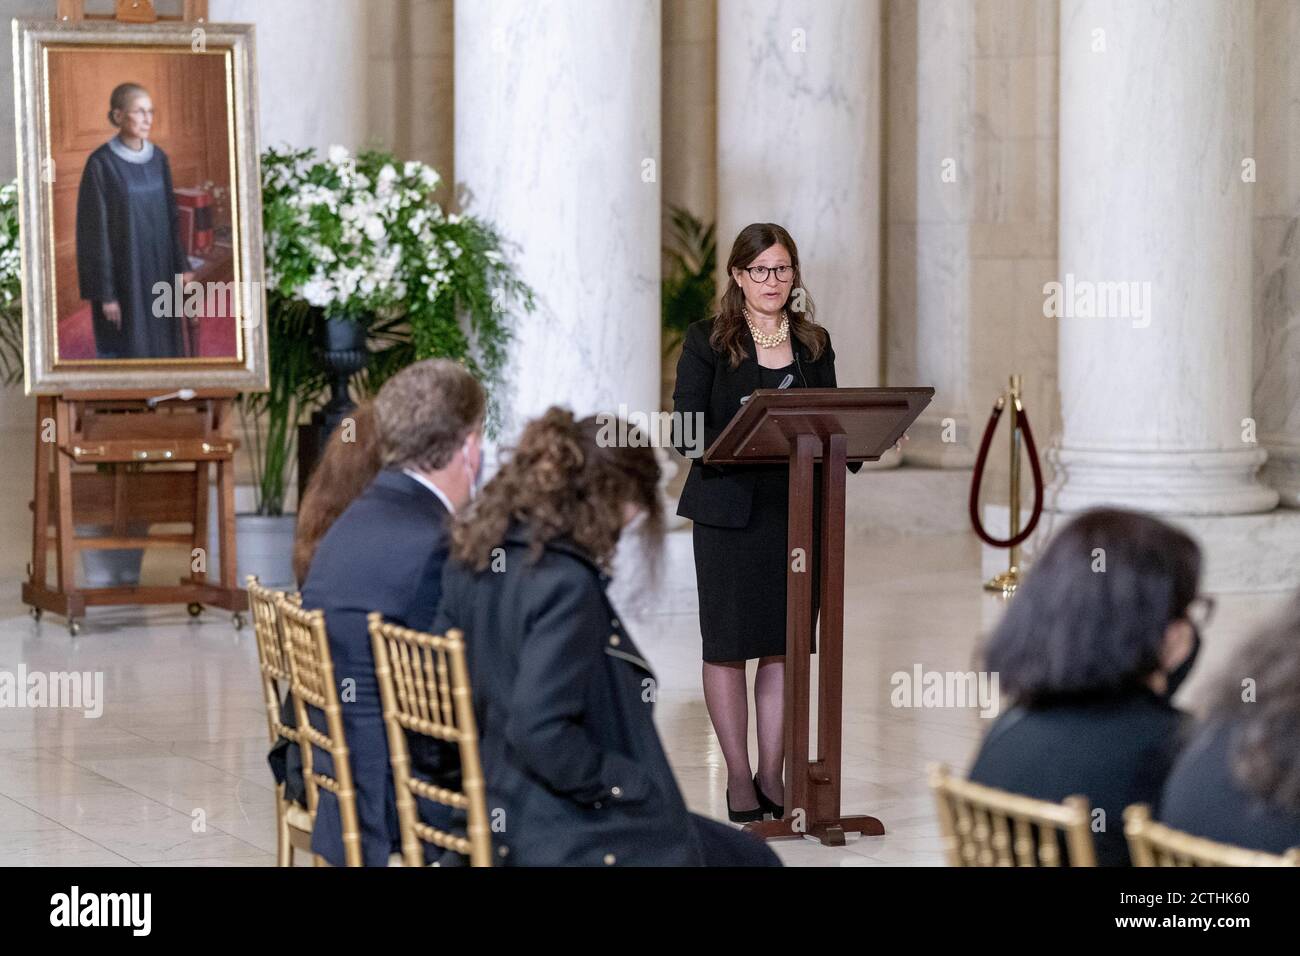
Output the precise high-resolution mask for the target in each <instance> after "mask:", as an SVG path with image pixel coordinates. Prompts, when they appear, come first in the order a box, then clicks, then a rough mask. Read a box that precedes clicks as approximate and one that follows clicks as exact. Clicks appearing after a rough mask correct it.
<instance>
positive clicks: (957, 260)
mask: <svg viewBox="0 0 1300 956" xmlns="http://www.w3.org/2000/svg"><path fill="white" fill-rule="evenodd" d="M887 20H888V31H889V32H888V43H889V48H888V54H887V60H888V67H887V69H888V78H887V81H886V83H887V94H888V96H889V110H888V112H887V119H886V121H885V122H886V128H887V133H886V138H887V140H888V154H887V160H886V163H887V166H886V174H885V175H886V180H887V187H888V195H887V197H886V208H887V214H886V216H887V221H886V225H885V237H886V239H885V241H886V256H885V298H884V302H885V316H886V319H885V324H886V329H887V336H888V339H889V383H890V384H891V385H903V384H925V385H932V386H934V390H935V391H934V400H933V401H932V402H931V403H930V405H929V407H928V408H927V409H926V410H925V412H924V413H923V414H922V416H921V418H920V419H919V420H918V421H917V423H916V424H915V425H914V426H912V428H911V430H910V434H909V439H910V440H909V442H908V445H907V449H906V451H905V453H904V457H905V458H906V460H907V461H908V463H909V464H911V463H914V464H919V465H926V466H930V467H938V468H944V467H947V468H969V467H970V466H971V465H973V464H974V462H975V450H974V448H973V441H972V439H971V415H970V400H971V349H972V342H971V333H972V331H973V329H972V326H973V325H974V324H975V319H976V317H975V314H974V303H973V302H972V296H971V285H972V282H971V249H970V220H971V212H972V205H973V203H974V191H975V188H976V185H977V183H978V182H979V180H978V179H977V178H976V173H977V170H975V169H972V168H971V166H972V158H973V156H974V154H975V149H974V133H975V123H974V116H973V115H972V113H973V110H974V109H975V108H976V104H975V98H974V97H973V96H972V95H971V91H972V72H973V71H972V67H971V58H972V52H973V47H974V43H973V36H974V20H975V10H974V8H973V7H971V6H970V5H969V4H966V3H946V2H944V0H920V2H919V3H918V2H916V0H891V2H890V3H889V6H888V14H887Z"/></svg>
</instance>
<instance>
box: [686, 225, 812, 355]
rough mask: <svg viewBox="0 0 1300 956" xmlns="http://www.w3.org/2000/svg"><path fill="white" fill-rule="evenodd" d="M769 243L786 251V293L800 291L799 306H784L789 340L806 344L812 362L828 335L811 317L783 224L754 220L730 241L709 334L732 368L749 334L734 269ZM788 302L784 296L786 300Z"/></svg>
mask: <svg viewBox="0 0 1300 956" xmlns="http://www.w3.org/2000/svg"><path fill="white" fill-rule="evenodd" d="M772 246H784V247H785V250H786V252H788V253H790V265H791V267H792V268H793V269H794V275H793V276H791V278H790V295H791V296H793V295H794V294H795V290H799V291H800V293H801V301H800V303H799V305H800V306H801V307H800V308H799V309H793V308H788V309H787V315H788V316H789V319H790V334H791V336H792V339H797V340H798V341H799V342H801V343H803V344H804V345H805V346H807V348H808V351H809V353H811V355H812V357H813V360H814V361H816V360H817V359H819V358H821V355H822V352H823V351H824V350H825V348H826V342H827V340H828V336H827V335H826V330H825V329H824V328H822V327H821V326H820V325H818V324H817V322H816V321H815V319H814V309H813V301H812V296H811V295H809V294H808V290H807V289H806V288H804V284H803V273H802V272H800V271H799V250H798V249H797V248H795V244H794V239H792V238H791V237H790V233H788V232H786V231H785V229H784V228H783V227H781V226H778V225H777V224H776V223H774V222H754V223H750V224H749V225H748V226H746V227H745V228H744V229H742V230H740V235H738V236H736V241H735V242H733V243H732V244H731V255H729V256H728V257H727V274H726V277H725V279H724V281H725V282H726V284H727V288H726V291H725V292H723V293H722V299H721V301H720V302H719V303H718V312H717V315H715V316H714V318H713V333H712V334H711V335H710V336H709V344H710V345H711V346H713V350H714V351H715V352H724V353H726V355H727V358H728V360H729V361H730V364H731V367H732V368H735V367H736V366H738V365H739V364H740V363H741V361H742V360H743V359H744V358H745V346H744V341H745V337H746V336H748V335H749V328H748V326H746V325H745V315H744V312H743V311H742V310H743V309H744V308H745V292H744V290H743V289H741V287H740V285H739V284H738V283H737V282H736V279H735V276H734V270H736V269H746V268H748V267H749V265H750V263H752V262H753V261H754V260H755V259H757V258H758V257H759V256H760V255H762V254H763V251H764V250H765V249H769V248H771V247H772ZM789 301H790V299H789V298H788V297H787V299H786V302H787V303H788V302H789ZM791 344H793V341H792V342H791Z"/></svg>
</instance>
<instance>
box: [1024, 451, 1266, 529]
mask: <svg viewBox="0 0 1300 956" xmlns="http://www.w3.org/2000/svg"><path fill="white" fill-rule="evenodd" d="M1054 457H1055V460H1054V461H1053V465H1054V467H1055V472H1056V481H1055V483H1054V486H1053V488H1052V489H1051V490H1050V491H1049V492H1048V500H1049V501H1051V502H1053V504H1054V507H1056V508H1058V509H1060V510H1062V511H1082V510H1083V509H1085V508H1092V507H1098V506H1103V505H1107V506H1112V507H1121V508H1135V509H1138V510H1140V511H1150V512H1153V513H1155V514H1160V515H1215V514H1218V515H1225V514H1253V513H1255V512H1259V511H1269V510H1270V509H1272V508H1275V507H1277V501H1278V493H1277V491H1276V489H1273V488H1269V487H1268V486H1267V485H1264V484H1263V483H1262V482H1260V480H1259V478H1258V472H1259V469H1260V466H1262V465H1263V464H1264V461H1265V459H1266V458H1267V457H1268V455H1267V453H1266V452H1265V451H1264V450H1263V449H1258V448H1249V449H1242V450H1239V451H1122V450H1114V449H1082V448H1062V449H1061V450H1060V451H1059V452H1058V453H1057V455H1056V456H1054Z"/></svg>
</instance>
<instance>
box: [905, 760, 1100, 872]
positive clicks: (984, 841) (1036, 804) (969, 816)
mask: <svg viewBox="0 0 1300 956" xmlns="http://www.w3.org/2000/svg"><path fill="white" fill-rule="evenodd" d="M930 789H931V791H932V792H933V793H934V799H935V804H936V805H937V807H938V810H939V828H940V830H941V832H942V833H943V840H944V853H945V855H946V856H947V858H948V865H949V866H1096V865H1097V855H1096V851H1095V850H1094V849H1093V845H1092V831H1091V830H1090V829H1089V826H1088V823H1089V820H1088V801H1087V800H1086V799H1085V798H1083V797H1079V796H1074V797H1066V798H1065V800H1064V801H1063V802H1062V803H1049V802H1047V801H1045V800H1035V799H1032V798H1031V797H1025V796H1021V795H1020V794H1016V793H1007V792H1006V791H1004V790H998V789H997V788H995V787H986V786H983V785H981V784H978V783H971V782H970V781H969V780H962V779H960V778H958V777H954V776H953V775H952V774H951V773H950V772H949V770H948V768H947V767H946V766H944V765H942V764H936V765H934V766H931V767H930Z"/></svg>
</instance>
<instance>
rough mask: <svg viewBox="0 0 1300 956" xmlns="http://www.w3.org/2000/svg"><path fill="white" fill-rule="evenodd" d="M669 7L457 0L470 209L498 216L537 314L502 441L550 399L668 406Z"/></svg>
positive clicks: (462, 170) (511, 367) (516, 373)
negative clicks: (663, 136)
mask: <svg viewBox="0 0 1300 956" xmlns="http://www.w3.org/2000/svg"><path fill="white" fill-rule="evenodd" d="M660 30H661V10H660V3H659V0H625V2H620V3H609V2H607V0H566V2H563V3H538V2H537V0H493V2H492V3H457V4H456V5H455V51H456V54H455V55H456V79H455V116H456V119H455V124H456V154H455V168H456V175H457V179H458V180H459V183H460V184H461V185H463V187H464V189H465V198H464V201H463V203H462V207H463V208H464V209H465V210H467V211H470V212H473V213H475V214H476V215H481V216H483V217H485V218H487V219H488V220H490V221H492V222H493V223H495V224H496V226H497V228H498V229H499V230H500V232H501V233H502V235H503V236H504V237H505V239H506V240H507V242H508V243H510V244H511V251H510V253H509V254H510V256H511V258H512V259H513V261H514V262H515V264H516V265H517V266H518V269H519V273H520V275H521V277H522V278H523V279H524V281H526V282H527V283H528V284H529V285H531V286H532V288H533V289H534V291H535V292H536V294H537V303H538V309H537V311H536V312H535V313H534V314H532V315H529V316H523V317H521V319H520V321H519V325H518V327H517V329H516V332H515V339H514V342H513V344H512V345H511V350H510V359H509V363H508V367H507V369H506V384H505V390H506V392H505V394H504V395H503V396H502V397H503V399H504V405H503V408H504V411H505V414H506V418H505V430H504V434H503V435H502V438H503V440H505V441H507V442H508V441H509V440H511V439H512V438H513V437H514V436H515V434H516V433H517V430H518V428H520V427H521V426H522V425H523V423H524V422H525V421H526V420H527V419H528V418H530V417H532V416H535V415H537V414H538V413H540V412H541V411H543V410H545V409H546V408H547V407H548V406H550V405H553V404H560V405H566V406H569V407H571V408H572V409H573V410H574V411H575V412H576V413H578V414H579V415H587V414H593V413H595V412H598V411H603V410H609V411H617V410H618V407H619V405H620V404H622V405H626V406H627V410H628V411H629V412H634V411H635V412H646V413H648V412H653V411H655V410H657V409H658V405H659V374H660V367H659V321H660V317H659V276H660V250H659V245H660V220H659V217H660V209H659V196H660V193H659V167H660V165H661V157H660V155H659V135H660V132H659V115H660V106H659V103H660V100H659V74H660Z"/></svg>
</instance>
